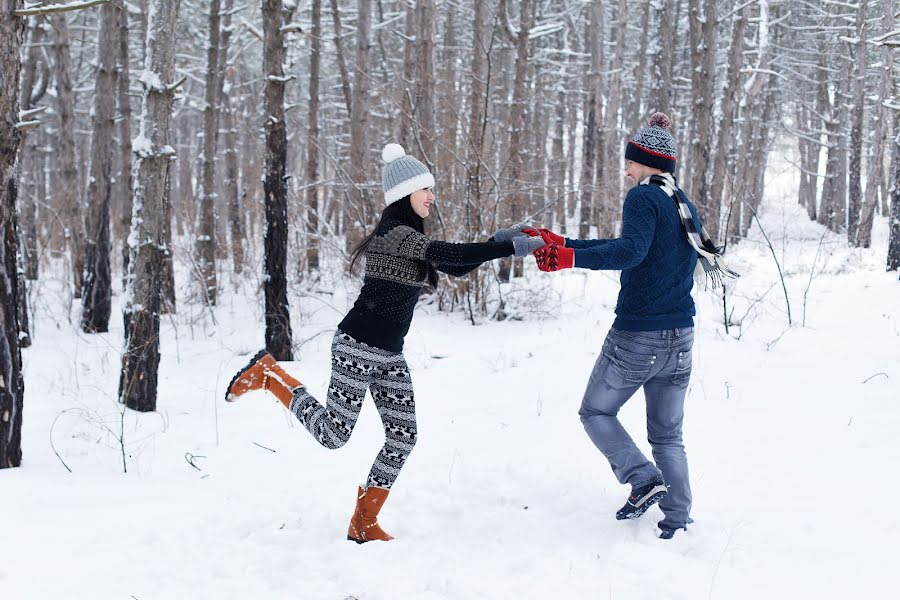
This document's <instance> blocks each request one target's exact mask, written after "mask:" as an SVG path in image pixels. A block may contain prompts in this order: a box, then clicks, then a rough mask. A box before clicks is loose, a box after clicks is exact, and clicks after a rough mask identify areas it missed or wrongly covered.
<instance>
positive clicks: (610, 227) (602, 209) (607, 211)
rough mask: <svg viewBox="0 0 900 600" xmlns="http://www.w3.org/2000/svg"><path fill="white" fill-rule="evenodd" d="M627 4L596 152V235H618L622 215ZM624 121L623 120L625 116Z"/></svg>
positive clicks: (623, 7)
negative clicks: (621, 137)
mask: <svg viewBox="0 0 900 600" xmlns="http://www.w3.org/2000/svg"><path fill="white" fill-rule="evenodd" d="M627 14H628V11H627V7H626V3H625V0H619V1H618V6H617V9H616V15H617V16H618V19H619V20H618V22H617V24H616V26H615V27H614V31H615V33H616V39H615V40H614V42H613V55H612V57H611V58H610V64H609V73H610V75H609V90H608V93H607V102H606V114H605V115H604V116H605V119H604V121H605V122H604V125H603V128H602V131H601V134H600V139H601V140H602V142H601V143H600V144H599V150H598V152H597V200H596V204H595V206H596V209H597V210H596V215H597V216H596V219H595V222H596V223H597V237H599V238H612V237H615V234H616V228H617V226H618V222H619V220H620V218H621V214H620V207H621V199H622V186H621V183H622V177H621V176H620V174H619V173H620V172H619V169H617V168H616V167H617V166H618V165H620V164H621V163H622V161H621V159H620V158H619V156H620V154H621V152H622V150H621V147H622V145H621V144H620V143H619V110H620V109H621V107H622V71H623V70H624V63H625V30H626V29H627V23H626V18H627ZM623 120H624V119H623Z"/></svg>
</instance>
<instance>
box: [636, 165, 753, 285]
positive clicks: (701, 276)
mask: <svg viewBox="0 0 900 600" xmlns="http://www.w3.org/2000/svg"><path fill="white" fill-rule="evenodd" d="M641 185H655V186H658V187H659V188H660V189H662V191H663V192H665V194H666V195H667V196H668V197H669V198H671V199H672V200H673V201H674V202H675V207H676V208H677V209H678V216H679V217H681V224H682V226H683V227H684V231H685V233H686V234H687V239H688V243H689V244H690V245H691V247H692V248H693V249H694V250H695V251H696V252H697V267H696V269H695V271H694V279H695V280H697V281H698V282H699V281H701V280H702V281H703V282H704V283H705V282H706V280H707V278H708V279H709V280H711V281H712V288H713V289H716V288H718V287H719V286H720V285H722V278H723V277H730V278H732V279H735V278H737V277H740V275H738V274H737V273H735V272H734V271H732V270H731V269H729V268H728V266H727V265H726V264H725V259H724V258H722V254H723V253H724V252H725V248H724V246H723V247H721V248H720V247H718V246H716V245H715V243H713V241H712V239H710V237H709V234H707V233H706V230H705V229H703V225H700V224H699V223H697V222H696V221H694V216H693V215H692V214H691V209H690V208H689V207H688V205H687V203H686V202H684V201H683V200H682V197H681V195H680V194H678V193H677V192H678V191H679V189H678V184H677V183H675V176H674V175H672V174H671V173H660V174H659V175H650V176H649V177H645V178H644V179H643V180H641Z"/></svg>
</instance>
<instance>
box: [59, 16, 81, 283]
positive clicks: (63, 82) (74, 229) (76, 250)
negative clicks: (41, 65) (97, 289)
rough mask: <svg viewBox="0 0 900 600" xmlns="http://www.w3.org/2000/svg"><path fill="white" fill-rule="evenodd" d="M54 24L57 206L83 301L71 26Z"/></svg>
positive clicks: (63, 19)
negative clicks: (57, 138) (57, 152)
mask: <svg viewBox="0 0 900 600" xmlns="http://www.w3.org/2000/svg"><path fill="white" fill-rule="evenodd" d="M51 23H52V24H53V29H54V32H55V36H56V43H55V44H54V45H53V56H54V63H55V64H54V66H55V67H56V74H55V77H56V112H57V114H58V115H59V184H60V185H58V186H56V190H57V193H58V200H57V206H59V208H60V214H61V215H62V217H63V219H64V227H65V231H64V237H65V243H66V246H65V252H66V254H67V256H68V263H69V268H70V269H71V274H72V275H71V276H72V282H73V287H74V290H75V297H76V298H81V286H82V277H83V275H84V253H83V244H84V216H83V211H82V210H81V207H80V202H79V200H80V194H79V190H80V189H81V186H80V180H79V177H78V166H77V164H76V162H75V93H74V91H73V88H72V76H71V57H70V53H69V27H68V23H67V21H66V15H65V14H55V15H53V16H52V17H51Z"/></svg>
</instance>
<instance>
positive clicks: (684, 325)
mask: <svg viewBox="0 0 900 600" xmlns="http://www.w3.org/2000/svg"><path fill="white" fill-rule="evenodd" d="M669 126H670V120H669V118H668V117H667V116H666V115H664V114H662V113H656V114H655V115H653V117H651V119H650V122H649V126H648V127H645V128H643V129H641V130H640V131H638V133H637V134H636V135H635V136H634V137H633V138H632V139H631V140H630V141H629V142H628V146H627V147H626V150H625V158H626V160H627V167H628V168H627V171H626V172H625V175H626V176H627V177H628V178H629V179H631V180H632V181H633V182H634V183H635V184H636V185H635V186H634V187H633V188H631V190H629V192H628V195H627V196H626V197H625V202H624V204H623V208H622V233H621V236H620V237H619V238H616V239H611V240H607V239H599V240H573V239H569V238H563V237H562V236H559V235H557V234H555V233H553V232H551V231H549V230H546V229H541V230H532V231H531V232H530V233H532V234H533V235H537V234H540V235H541V237H543V238H544V241H545V242H547V244H548V245H547V246H544V247H543V248H541V249H539V250H537V251H536V252H535V253H534V256H535V258H536V260H537V263H538V267H539V268H540V269H541V270H542V271H557V270H560V269H566V268H571V267H577V268H583V269H607V270H621V271H622V274H621V279H620V281H621V286H622V287H621V290H620V292H619V298H618V302H617V304H616V319H615V321H614V322H613V326H612V329H610V331H609V334H608V335H607V337H606V341H605V342H604V344H603V350H602V352H601V354H600V357H599V358H598V359H597V362H596V364H595V366H594V370H593V372H592V373H591V375H590V378H589V380H588V385H587V389H586V390H585V393H584V398H583V400H582V404H581V410H580V411H579V415H580V416H581V422H582V424H583V425H584V428H585V431H587V434H588V436H590V438H591V441H593V442H594V444H595V445H596V446H597V448H598V449H599V450H600V451H601V452H602V453H603V454H604V456H606V458H607V459H608V460H609V463H610V466H611V467H612V470H613V473H615V475H616V478H617V479H618V480H619V482H620V483H623V484H625V483H627V484H630V485H631V495H629V497H628V501H627V502H626V503H625V505H624V506H623V507H622V508H621V509H620V510H619V511H618V512H617V513H616V519H635V518H637V517H640V516H641V515H643V514H644V513H645V512H646V511H647V509H648V508H650V507H651V506H653V505H654V504H656V503H657V502H659V504H660V508H661V509H662V512H663V514H664V516H665V518H664V519H663V520H662V521H660V522H659V529H660V537H661V538H663V539H671V538H672V537H673V536H674V535H675V532H676V531H678V530H679V529H687V525H688V524H689V523H691V522H692V521H691V517H690V511H691V486H690V481H689V478H688V464H687V455H686V454H685V451H684V444H683V442H682V424H683V421H684V399H685V395H686V393H687V388H688V381H689V380H690V376H691V360H692V355H691V348H692V346H693V342H694V319H693V316H694V314H695V309H694V301H693V299H692V298H691V287H692V285H693V277H692V274H693V273H694V270H695V268H697V269H698V271H700V270H701V269H700V267H701V266H702V271H703V272H705V273H706V274H707V275H708V276H710V277H711V278H712V279H713V283H714V285H716V284H718V283H719V282H720V281H721V277H722V276H723V275H727V276H736V274H734V273H733V272H731V271H729V270H727V268H726V267H725V266H724V264H722V262H721V250H720V249H719V248H716V247H715V246H714V245H713V244H712V242H711V241H710V240H709V238H708V237H707V236H706V234H705V232H704V231H703V229H702V227H701V226H700V219H699V217H698V215H697V209H696V208H695V207H694V205H693V204H691V202H690V201H689V200H688V198H687V197H686V196H685V194H684V193H683V192H682V191H681V190H679V189H678V188H677V186H676V184H675V178H674V176H673V175H672V173H673V172H674V171H675V164H676V148H675V140H674V139H673V138H672V135H671V134H670V133H669ZM698 258H699V260H700V264H699V266H698ZM639 388H643V389H644V396H645V398H646V400H647V432H648V439H649V441H650V445H651V447H652V448H653V459H654V461H655V464H654V462H651V461H649V460H647V458H646V457H644V455H643V454H642V453H641V451H640V450H638V448H637V446H636V445H635V443H634V441H633V440H632V439H631V437H630V436H629V435H628V433H627V432H626V431H625V429H624V428H623V427H622V424H621V423H620V422H619V419H618V418H617V416H616V415H617V414H618V412H619V409H620V408H621V407H622V405H624V404H625V402H626V401H627V400H628V399H629V398H631V396H632V395H633V394H634V393H635V392H636V391H637V390H638V389H639Z"/></svg>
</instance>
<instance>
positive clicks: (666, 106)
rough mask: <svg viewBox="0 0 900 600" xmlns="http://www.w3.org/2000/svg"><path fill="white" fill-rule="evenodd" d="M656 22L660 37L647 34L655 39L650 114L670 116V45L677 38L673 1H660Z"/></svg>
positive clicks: (655, 17) (656, 5)
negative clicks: (657, 113)
mask: <svg viewBox="0 0 900 600" xmlns="http://www.w3.org/2000/svg"><path fill="white" fill-rule="evenodd" d="M654 8H655V13H656V14H655V16H654V19H655V21H656V22H657V23H658V24H659V25H658V31H659V34H658V35H653V32H652V31H650V32H647V33H646V35H649V36H652V37H653V44H654V51H653V79H652V81H651V94H650V110H649V111H648V112H651V113H652V112H663V113H666V114H669V113H670V112H671V110H672V107H671V105H670V102H671V100H670V94H671V89H672V58H673V57H672V55H673V54H674V53H673V52H672V51H670V50H669V49H668V44H669V43H670V41H671V40H673V39H674V38H675V35H674V34H675V32H674V28H675V25H674V23H675V15H674V13H673V10H672V0H659V1H658V2H657V3H656V4H655V5H654Z"/></svg>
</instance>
